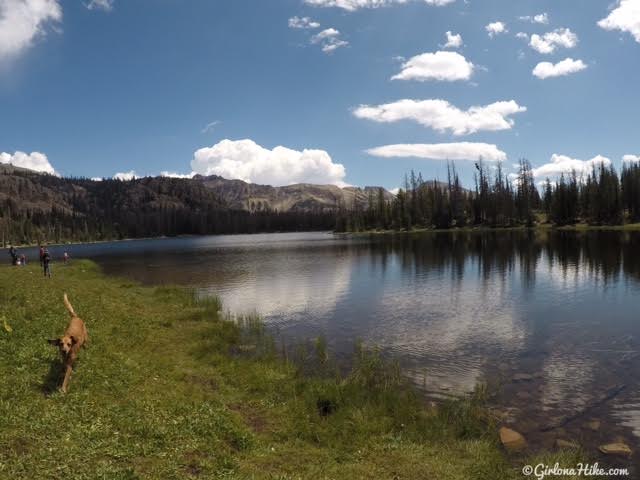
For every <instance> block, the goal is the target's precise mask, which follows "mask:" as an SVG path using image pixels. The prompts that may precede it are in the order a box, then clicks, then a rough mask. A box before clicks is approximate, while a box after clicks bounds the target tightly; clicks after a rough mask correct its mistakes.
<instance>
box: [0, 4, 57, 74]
mask: <svg viewBox="0 0 640 480" xmlns="http://www.w3.org/2000/svg"><path fill="white" fill-rule="evenodd" d="M61 20H62V7H61V6H60V3H59V2H58V0H0V62H2V61H3V60H10V59H12V58H15V57H17V56H18V55H20V54H21V53H23V52H24V51H26V50H27V49H28V48H29V47H31V46H32V45H33V44H34V43H35V42H36V40H37V39H38V38H42V37H44V36H46V34H47V32H48V30H49V27H51V26H54V25H55V24H56V23H58V22H60V21H61Z"/></svg>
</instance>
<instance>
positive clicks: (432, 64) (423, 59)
mask: <svg viewBox="0 0 640 480" xmlns="http://www.w3.org/2000/svg"><path fill="white" fill-rule="evenodd" d="M473 69H474V65H473V63H471V62H469V61H467V59H466V58H464V57H463V56H462V55H460V54H459V53H457V52H446V51H438V52H435V53H423V54H421V55H416V56H415V57H411V58H410V59H409V60H407V61H406V62H404V63H403V64H402V70H401V71H400V73H398V74H397V75H394V76H393V77H391V79H392V80H418V81H421V82H424V81H427V80H439V81H446V82H454V81H456V80H469V79H470V78H471V75H472V74H473Z"/></svg>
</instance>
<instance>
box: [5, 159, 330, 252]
mask: <svg viewBox="0 0 640 480" xmlns="http://www.w3.org/2000/svg"><path fill="white" fill-rule="evenodd" d="M334 226H335V214H334V211H332V210H331V209H329V208H326V206H322V205H314V204H312V203H310V204H308V206H307V208H304V209H303V208H296V209H290V210H287V211H277V210H273V209H271V208H270V207H269V205H266V204H265V205H264V206H263V208H261V209H259V210H257V209H256V210H254V211H248V210H245V209H240V208H233V207H230V206H229V205H228V203H227V202H226V201H225V200H224V199H223V198H221V196H220V195H218V192H216V190H215V189H211V188H209V187H207V186H206V185H205V182H203V181H202V178H194V179H176V178H166V177H147V178H141V179H136V180H131V181H121V180H113V179H105V180H102V181H94V180H89V179H84V178H61V177H57V176H53V175H43V174H38V173H36V172H32V171H29V170H25V169H19V168H15V167H11V166H6V165H3V166H0V236H1V239H2V241H3V243H4V244H5V245H6V244H9V243H35V242H40V241H55V242H59V241H67V240H75V241H89V240H108V239H121V238H139V237H153V236H161V235H182V234H218V233H254V232H271V231H296V230H320V229H322V230H329V229H332V228H334Z"/></svg>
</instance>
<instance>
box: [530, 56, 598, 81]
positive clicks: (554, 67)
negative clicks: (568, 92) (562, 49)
mask: <svg viewBox="0 0 640 480" xmlns="http://www.w3.org/2000/svg"><path fill="white" fill-rule="evenodd" d="M585 68H587V65H586V64H585V63H584V62H583V61H582V60H574V59H573V58H565V59H564V60H562V61H561V62H558V63H555V64H554V63H551V62H540V63H538V64H537V65H536V66H535V68H534V69H533V72H532V73H533V75H534V76H536V77H538V78H540V79H543V80H544V79H545V78H551V77H562V76H565V75H570V74H572V73H576V72H579V71H581V70H584V69H585Z"/></svg>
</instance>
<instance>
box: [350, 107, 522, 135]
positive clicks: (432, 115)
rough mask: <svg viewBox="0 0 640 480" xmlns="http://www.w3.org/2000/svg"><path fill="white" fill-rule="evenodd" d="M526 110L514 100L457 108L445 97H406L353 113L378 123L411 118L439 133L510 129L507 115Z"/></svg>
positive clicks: (511, 123)
mask: <svg viewBox="0 0 640 480" xmlns="http://www.w3.org/2000/svg"><path fill="white" fill-rule="evenodd" d="M526 110H527V109H526V107H523V106H520V105H518V104H517V103H516V101H515V100H509V101H502V102H495V103H492V104H490V105H485V106H473V107H470V108H469V109H467V110H460V109H459V108H457V107H456V106H454V105H451V104H450V103H449V102H447V101H446V100H439V99H435V100H408V99H405V100H398V101H397V102H393V103H387V104H383V105H373V106H371V105H361V106H360V107H358V108H356V109H355V110H354V111H353V114H354V115H355V116H356V117H358V118H364V119H367V120H373V121H375V122H380V123H391V122H398V121H400V120H414V121H416V122H418V123H420V124H421V125H424V126H425V127H428V128H433V129H434V130H436V131H438V132H441V133H445V132H451V133H453V134H454V135H469V134H472V133H476V132H480V131H497V130H509V129H510V128H511V127H513V125H514V121H513V119H511V118H509V117H510V116H511V115H513V114H516V113H520V112H526Z"/></svg>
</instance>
